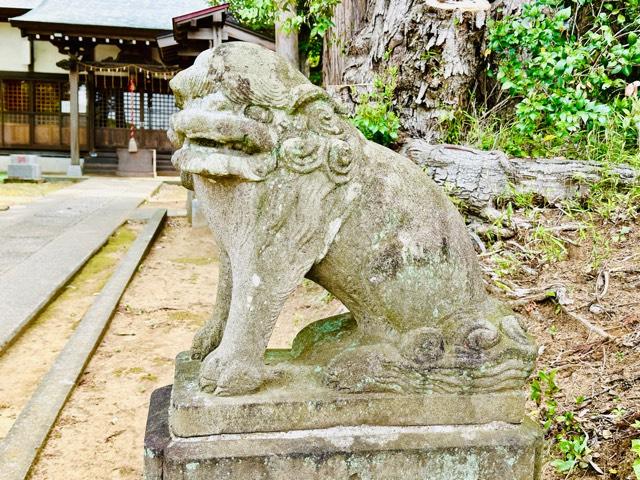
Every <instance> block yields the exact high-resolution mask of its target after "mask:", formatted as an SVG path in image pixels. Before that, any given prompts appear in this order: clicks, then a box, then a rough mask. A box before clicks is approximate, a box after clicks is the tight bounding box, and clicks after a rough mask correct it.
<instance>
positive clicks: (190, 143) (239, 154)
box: [171, 137, 275, 181]
mask: <svg viewBox="0 0 640 480" xmlns="http://www.w3.org/2000/svg"><path fill="white" fill-rule="evenodd" d="M171 162H172V163H173V165H174V166H175V167H176V168H177V169H178V170H179V171H181V172H187V173H191V174H196V175H201V176H204V177H210V178H215V177H238V178H242V179H245V180H250V181H260V180H263V179H264V177H265V176H266V175H267V174H268V173H269V172H270V171H271V170H272V168H273V166H274V165H272V164H274V163H275V160H273V159H272V156H271V154H270V153H251V152H250V150H249V151H247V148H246V145H245V144H244V143H239V142H230V143H227V142H225V143H222V142H219V141H217V140H213V139H210V138H203V137H194V138H188V137H187V138H185V139H184V141H183V143H182V147H181V148H180V149H178V150H177V151H176V152H175V153H174V154H173V157H172V158H171Z"/></svg>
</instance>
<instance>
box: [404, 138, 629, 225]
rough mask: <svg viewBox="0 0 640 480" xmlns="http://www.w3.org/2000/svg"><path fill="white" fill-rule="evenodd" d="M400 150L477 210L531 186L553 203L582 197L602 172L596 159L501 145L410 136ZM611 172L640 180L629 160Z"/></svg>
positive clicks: (626, 180)
mask: <svg viewBox="0 0 640 480" xmlns="http://www.w3.org/2000/svg"><path fill="white" fill-rule="evenodd" d="M401 153H402V154H404V155H406V156H407V157H409V158H410V159H411V160H413V161H414V162H415V163H416V164H418V165H419V166H421V167H422V168H424V170H425V171H427V172H428V173H429V174H430V175H431V176H432V177H433V179H434V180H435V181H436V183H438V184H440V185H443V186H446V187H447V189H448V190H449V193H450V194H452V195H454V196H456V197H457V198H460V199H461V200H462V201H463V202H464V203H465V206H467V207H468V208H469V209H470V210H471V211H473V212H475V213H479V214H482V213H483V212H487V211H491V210H493V209H495V208H496V200H498V199H500V198H504V197H505V196H508V195H509V194H510V193H512V192H514V191H515V192H519V193H527V192H533V193H535V194H536V195H538V196H539V197H541V198H542V199H543V200H544V201H545V202H547V203H549V204H555V203H556V202H558V201H560V200H564V199H568V198H575V197H580V196H583V195H585V194H586V193H587V192H588V191H589V185H590V184H593V183H594V182H597V181H599V180H601V178H602V175H603V166H602V165H601V164H599V163H596V162H588V161H580V160H569V159H565V158H549V159H529V158H509V157H507V155H506V154H504V153H503V152H500V151H482V150H476V149H473V148H468V147H464V146H460V145H448V144H436V145H432V144H429V143H427V142H425V141H424V140H419V139H412V140H409V141H408V142H406V143H405V144H404V145H403V148H402V150H401ZM607 173H608V174H609V175H615V176H617V177H618V178H619V181H620V184H622V185H630V184H633V183H635V182H638V181H640V171H638V170H636V169H634V168H633V167H631V166H629V165H625V164H620V165H618V166H616V167H615V168H611V169H609V170H608V172H607ZM483 216H484V215H483Z"/></svg>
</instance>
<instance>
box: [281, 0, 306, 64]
mask: <svg viewBox="0 0 640 480" xmlns="http://www.w3.org/2000/svg"><path fill="white" fill-rule="evenodd" d="M295 14H296V7H295V5H294V4H293V3H291V2H290V1H288V0H284V2H283V3H282V6H281V10H280V12H279V18H278V20H277V21H276V52H277V53H279V54H280V55H282V56H283V57H284V58H286V59H287V60H289V62H291V63H292V64H293V66H295V67H296V68H298V69H299V68H300V58H299V56H298V33H297V32H290V33H285V32H283V31H282V25H283V24H284V23H285V22H286V21H287V19H288V18H291V17H293V16H294V15H295Z"/></svg>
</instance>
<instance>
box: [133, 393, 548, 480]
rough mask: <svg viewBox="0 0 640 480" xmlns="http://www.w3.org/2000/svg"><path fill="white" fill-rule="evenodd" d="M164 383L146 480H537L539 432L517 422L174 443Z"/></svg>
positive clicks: (154, 401) (153, 414)
mask: <svg viewBox="0 0 640 480" xmlns="http://www.w3.org/2000/svg"><path fill="white" fill-rule="evenodd" d="M170 395H171V386H169V387H164V388H162V389H159V390H156V391H155V392H154V393H153V395H152V397H151V405H150V410H149V418H148V421H147V433H146V436H145V450H144V452H145V459H144V463H145V479H146V480H177V479H180V480H204V479H217V478H228V479H243V480H244V479H274V480H276V479H277V480H290V479H292V478H301V479H305V480H312V479H313V480H337V479H361V480H365V479H367V480H369V479H370V480H374V479H379V480H391V479H398V480H400V479H402V480H406V479H418V478H420V479H429V480H537V479H539V478H540V458H541V445H542V443H541V435H540V431H539V429H538V428H537V427H536V426H535V425H534V424H533V422H531V421H529V420H525V421H524V422H523V423H521V424H515V425H514V424H508V423H504V422H492V423H489V424H482V425H431V426H405V427H391V426H358V427H332V428H323V429H313V430H293V431H285V432H267V433H243V434H220V435H210V436H204V437H192V438H181V437H177V436H175V435H172V434H171V433H170V431H169V422H168V411H169V403H170Z"/></svg>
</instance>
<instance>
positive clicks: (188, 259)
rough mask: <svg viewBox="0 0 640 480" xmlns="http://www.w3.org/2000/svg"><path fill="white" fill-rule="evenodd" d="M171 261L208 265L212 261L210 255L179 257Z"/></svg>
mask: <svg viewBox="0 0 640 480" xmlns="http://www.w3.org/2000/svg"><path fill="white" fill-rule="evenodd" d="M171 261H172V262H173V263H181V264H183V265H208V264H210V263H213V258H211V257H179V258H174V259H172V260H171Z"/></svg>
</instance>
